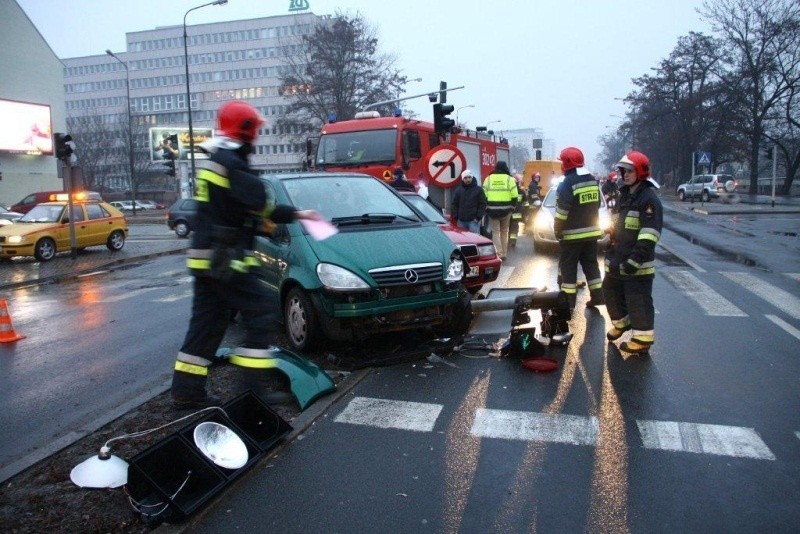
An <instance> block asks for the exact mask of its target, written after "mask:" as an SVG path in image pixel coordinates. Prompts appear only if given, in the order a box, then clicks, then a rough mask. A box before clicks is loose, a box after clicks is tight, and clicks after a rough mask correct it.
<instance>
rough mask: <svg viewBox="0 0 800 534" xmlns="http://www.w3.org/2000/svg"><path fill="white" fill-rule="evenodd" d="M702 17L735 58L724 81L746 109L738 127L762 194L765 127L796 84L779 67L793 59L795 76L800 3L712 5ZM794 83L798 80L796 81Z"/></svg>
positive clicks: (737, 0)
mask: <svg viewBox="0 0 800 534" xmlns="http://www.w3.org/2000/svg"><path fill="white" fill-rule="evenodd" d="M698 12H699V13H700V14H701V15H702V16H703V17H704V18H705V19H706V20H709V21H710V22H711V24H712V27H713V29H714V30H715V31H716V32H719V33H720V34H721V35H722V36H723V37H724V38H725V42H726V44H727V46H728V47H729V48H728V49H729V52H730V54H731V58H732V64H731V66H730V67H731V68H730V71H729V72H728V73H727V75H726V76H725V77H724V78H723V81H724V83H725V85H726V88H727V90H728V91H729V93H730V94H731V95H736V96H737V99H738V102H739V104H740V109H741V110H742V113H741V116H740V117H739V119H740V120H739V121H738V122H737V124H738V125H739V129H740V130H741V131H742V132H743V133H744V134H745V135H746V136H747V140H748V152H749V158H748V159H749V162H750V193H752V194H755V193H756V192H757V191H758V159H759V147H760V146H761V139H762V138H763V136H764V132H765V125H766V122H767V120H768V117H769V116H770V114H771V113H772V112H773V110H774V108H775V106H777V105H779V103H780V102H781V100H782V99H784V98H785V97H786V95H787V94H788V93H789V92H790V91H791V88H792V85H793V84H796V83H797V78H796V75H795V76H789V77H787V76H785V75H783V74H782V73H781V72H780V70H781V69H780V65H781V63H782V62H785V61H786V57H787V56H788V57H790V58H794V61H793V65H790V66H789V69H790V70H794V72H795V73H796V71H797V68H798V64H797V58H798V56H797V47H798V44H800V31H798V21H800V3H798V2H797V0H713V1H706V2H704V3H703V7H702V8H701V9H699V10H698ZM792 78H794V81H792Z"/></svg>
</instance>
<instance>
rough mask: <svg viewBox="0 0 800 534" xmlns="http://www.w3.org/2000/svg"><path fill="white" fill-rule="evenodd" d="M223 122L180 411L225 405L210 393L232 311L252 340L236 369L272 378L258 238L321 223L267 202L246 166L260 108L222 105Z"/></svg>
mask: <svg viewBox="0 0 800 534" xmlns="http://www.w3.org/2000/svg"><path fill="white" fill-rule="evenodd" d="M217 122H218V125H217V129H218V133H219V134H220V137H215V138H214V139H213V140H212V141H210V142H209V143H208V144H207V145H206V146H204V147H203V149H204V150H205V151H206V152H208V153H209V159H208V160H203V161H202V163H201V162H198V165H201V168H200V169H199V171H198V173H197V196H196V199H197V200H198V211H197V227H196V228H195V231H194V236H193V239H192V245H191V248H190V249H189V250H188V255H189V258H188V259H187V266H188V267H189V270H190V271H191V273H192V275H194V277H195V279H194V298H193V301H192V317H191V320H190V322H189V329H188V331H187V332H186V337H185V339H184V341H183V346H182V347H181V349H180V352H179V353H178V358H177V361H176V362H175V371H174V374H173V377H172V399H173V404H174V405H175V407H177V408H201V407H204V406H212V405H219V404H220V399H218V398H217V397H214V396H211V395H209V394H208V393H207V392H206V387H205V386H206V381H207V379H208V368H209V367H210V366H211V363H212V361H213V360H214V358H215V355H216V351H217V349H218V348H219V345H220V343H221V342H222V339H223V337H224V335H225V330H226V328H227V326H228V324H229V319H230V314H231V310H239V312H240V314H241V318H242V321H241V322H242V325H243V326H244V329H245V331H246V334H245V338H244V341H243V343H242V346H241V347H239V348H237V349H235V350H234V351H233V354H232V355H231V357H230V362H231V363H232V364H234V365H239V366H240V367H242V368H244V369H247V371H244V375H245V377H247V376H248V374H249V376H252V373H253V371H255V372H257V373H258V374H259V375H261V374H266V373H267V367H268V365H266V364H267V363H268V362H269V360H270V353H269V351H267V348H268V347H269V344H270V337H271V335H272V333H273V329H274V322H275V317H274V315H275V312H276V310H275V304H274V302H273V301H272V297H271V296H270V295H269V294H268V293H267V292H266V290H265V289H263V286H262V285H261V284H260V283H259V281H258V280H257V278H256V277H255V275H254V274H252V273H250V272H249V268H250V266H252V265H256V259H255V257H254V256H253V255H252V248H253V243H252V241H253V238H254V237H255V235H256V234H258V233H269V230H270V228H269V225H270V224H272V223H271V222H274V223H288V222H291V221H292V220H294V219H320V218H321V217H320V215H319V214H318V213H317V212H315V211H313V210H307V211H297V210H295V209H294V208H293V207H291V206H284V205H277V206H276V205H274V204H273V203H271V202H269V199H268V198H267V193H266V190H265V189H264V184H263V183H262V182H261V180H260V179H259V178H258V177H257V176H256V175H255V174H254V173H253V171H252V170H251V169H250V168H249V165H248V160H247V158H248V155H249V154H250V153H251V152H252V150H253V141H254V140H255V138H256V134H257V132H258V128H259V127H260V126H261V125H262V124H263V122H264V121H263V119H262V118H261V117H260V116H259V113H258V111H257V110H256V109H255V108H254V107H252V106H251V105H250V104H247V103H246V102H242V101H238V100H234V101H231V102H228V103H226V104H223V105H222V107H221V108H220V110H219V113H218V115H217ZM270 221H271V222H270ZM273 226H274V225H273ZM251 382H252V381H251Z"/></svg>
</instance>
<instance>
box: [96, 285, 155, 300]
mask: <svg viewBox="0 0 800 534" xmlns="http://www.w3.org/2000/svg"><path fill="white" fill-rule="evenodd" d="M155 289H164V288H163V287H144V288H141V289H134V290H132V291H128V292H127V293H121V294H119V295H116V296H114V297H107V298H104V299H100V300H98V302H119V301H121V300H126V299H129V298H133V297H136V296H138V295H141V294H142V293H147V292H148V291H153V290H155Z"/></svg>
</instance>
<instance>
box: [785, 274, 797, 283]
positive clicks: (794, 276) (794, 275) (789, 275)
mask: <svg viewBox="0 0 800 534" xmlns="http://www.w3.org/2000/svg"><path fill="white" fill-rule="evenodd" d="M783 274H785V275H786V276H788V277H789V278H794V279H795V280H797V281H798V282H800V273H783Z"/></svg>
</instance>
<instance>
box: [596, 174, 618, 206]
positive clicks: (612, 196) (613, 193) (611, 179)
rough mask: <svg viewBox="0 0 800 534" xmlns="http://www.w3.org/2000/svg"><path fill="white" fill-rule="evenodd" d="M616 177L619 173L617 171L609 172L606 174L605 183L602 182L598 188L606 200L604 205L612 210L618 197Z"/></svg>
mask: <svg viewBox="0 0 800 534" xmlns="http://www.w3.org/2000/svg"><path fill="white" fill-rule="evenodd" d="M618 176H619V173H618V172H617V171H611V172H610V173H608V177H607V178H606V181H605V182H603V185H602V186H601V187H600V191H601V192H602V193H603V197H605V199H606V205H607V206H608V208H609V209H612V210H613V209H615V208H616V206H617V197H618V196H619V186H617V178H618Z"/></svg>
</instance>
